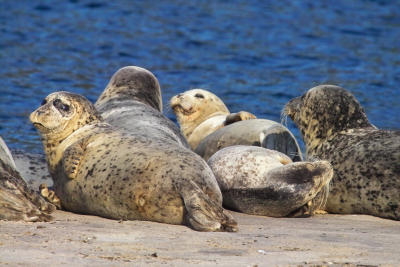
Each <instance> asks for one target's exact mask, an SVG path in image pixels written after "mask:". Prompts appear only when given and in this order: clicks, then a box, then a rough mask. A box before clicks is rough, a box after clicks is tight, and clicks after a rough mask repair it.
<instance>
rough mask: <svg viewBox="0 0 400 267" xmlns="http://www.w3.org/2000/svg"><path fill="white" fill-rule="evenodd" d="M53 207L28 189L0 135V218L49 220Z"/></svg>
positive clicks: (33, 220)
mask: <svg viewBox="0 0 400 267" xmlns="http://www.w3.org/2000/svg"><path fill="white" fill-rule="evenodd" d="M54 210H55V207H54V206H53V205H51V204H50V203H47V202H46V201H45V200H44V199H42V198H41V197H40V195H39V194H38V193H37V192H35V191H34V190H32V189H30V188H29V187H28V185H27V184H26V182H25V181H24V180H23V178H22V177H21V175H20V173H19V172H18V171H17V169H16V166H15V163H14V160H13V158H12V156H11V153H10V151H9V150H8V148H7V146H6V144H5V143H4V141H3V139H2V138H1V137H0V220H9V221H18V220H23V221H27V222H36V221H50V220H51V219H52V217H51V216H50V215H49V214H50V213H51V212H52V211H54Z"/></svg>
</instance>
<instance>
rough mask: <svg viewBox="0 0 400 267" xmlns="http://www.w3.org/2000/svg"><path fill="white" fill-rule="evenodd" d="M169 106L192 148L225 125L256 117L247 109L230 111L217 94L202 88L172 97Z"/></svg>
mask: <svg viewBox="0 0 400 267" xmlns="http://www.w3.org/2000/svg"><path fill="white" fill-rule="evenodd" d="M170 106H171V108H172V109H173V110H174V113H175V115H176V117H177V119H178V122H179V125H180V127H181V131H182V133H183V135H184V136H185V138H186V140H187V141H188V143H189V145H190V147H191V148H192V149H193V150H195V149H196V147H197V146H198V144H199V143H200V142H201V141H202V140H203V139H204V138H205V137H206V136H208V135H209V134H211V133H213V132H215V131H216V130H218V129H220V128H222V127H224V126H225V125H229V124H231V123H234V122H237V121H242V120H250V119H255V118H256V116H254V115H253V114H251V113H249V112H247V111H240V112H238V113H230V112H229V110H228V108H227V107H226V106H225V104H224V102H222V100H221V99H220V98H219V97H218V96H216V95H215V94H213V93H211V92H209V91H206V90H203V89H193V90H189V91H186V92H184V93H182V94H178V95H176V96H174V97H172V98H171V101H170Z"/></svg>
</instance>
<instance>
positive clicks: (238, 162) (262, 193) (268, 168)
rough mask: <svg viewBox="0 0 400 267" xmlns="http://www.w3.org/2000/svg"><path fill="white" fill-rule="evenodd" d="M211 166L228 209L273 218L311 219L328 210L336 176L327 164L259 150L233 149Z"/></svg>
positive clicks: (215, 157) (220, 154)
mask: <svg viewBox="0 0 400 267" xmlns="http://www.w3.org/2000/svg"><path fill="white" fill-rule="evenodd" d="M208 164H209V165H210V167H211V169H212V170H213V172H214V174H215V177H216V178H217V181H218V184H219V186H220V188H221V191H222V195H223V199H224V202H223V203H224V206H225V207H227V208H230V209H233V210H236V211H240V212H243V213H247V214H255V215H264V216H271V217H284V216H289V217H298V216H310V215H312V214H313V213H314V211H315V210H319V209H321V208H323V207H324V205H325V202H326V198H327V196H328V190H329V186H328V185H329V182H330V180H331V179H332V176H333V170H332V166H331V165H330V164H329V162H327V161H315V162H295V163H293V162H292V160H291V159H290V158H289V157H288V156H286V155H285V154H283V153H280V152H278V151H274V150H270V149H265V148H262V147H255V146H230V147H227V148H224V149H222V150H219V151H218V152H216V153H215V154H214V155H213V156H212V157H211V158H210V159H209V160H208Z"/></svg>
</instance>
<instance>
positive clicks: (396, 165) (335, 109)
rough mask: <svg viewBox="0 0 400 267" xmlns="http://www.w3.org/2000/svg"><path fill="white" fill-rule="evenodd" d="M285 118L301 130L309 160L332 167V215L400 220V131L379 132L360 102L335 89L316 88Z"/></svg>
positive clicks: (329, 207) (296, 101)
mask: <svg viewBox="0 0 400 267" xmlns="http://www.w3.org/2000/svg"><path fill="white" fill-rule="evenodd" d="M284 113H285V114H287V115H289V116H290V118H291V119H292V120H293V121H294V123H295V124H296V125H297V127H298V128H299V129H300V132H301V134H302V136H303V139H304V142H305V145H306V149H307V156H308V157H309V158H319V159H324V160H328V161H330V162H331V164H332V166H333V169H334V172H335V175H334V177H333V179H332V183H331V189H330V194H329V198H328V202H327V205H326V208H327V211H329V212H333V213H360V214H370V215H375V216H379V217H383V218H391V219H395V220H400V193H399V192H400V131H389V130H379V129H377V128H376V127H375V126H374V125H372V124H371V123H370V122H369V121H368V118H367V116H366V114H365V112H364V110H363V108H362V107H361V105H360V103H359V102H358V101H357V100H356V98H355V97H354V96H353V95H352V94H351V93H349V92H348V91H346V90H345V89H343V88H341V87H338V86H334V85H320V86H317V87H314V88H311V89H310V90H308V92H307V93H305V94H304V95H303V96H301V97H297V98H295V99H293V100H291V101H290V102H289V103H288V104H287V105H286V107H285V109H284Z"/></svg>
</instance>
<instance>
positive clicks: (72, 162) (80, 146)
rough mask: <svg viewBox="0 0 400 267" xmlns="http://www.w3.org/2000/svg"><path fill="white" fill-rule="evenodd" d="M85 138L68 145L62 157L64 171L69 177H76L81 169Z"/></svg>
mask: <svg viewBox="0 0 400 267" xmlns="http://www.w3.org/2000/svg"><path fill="white" fill-rule="evenodd" d="M85 143H86V142H85V139H83V140H81V141H79V142H77V143H75V144H73V145H71V146H70V147H68V148H67V149H66V150H65V152H64V156H63V159H62V164H63V167H64V172H65V174H66V175H67V177H68V178H70V179H74V178H75V177H76V175H77V173H78V170H79V163H80V162H81V159H82V158H83V156H84V153H85Z"/></svg>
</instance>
